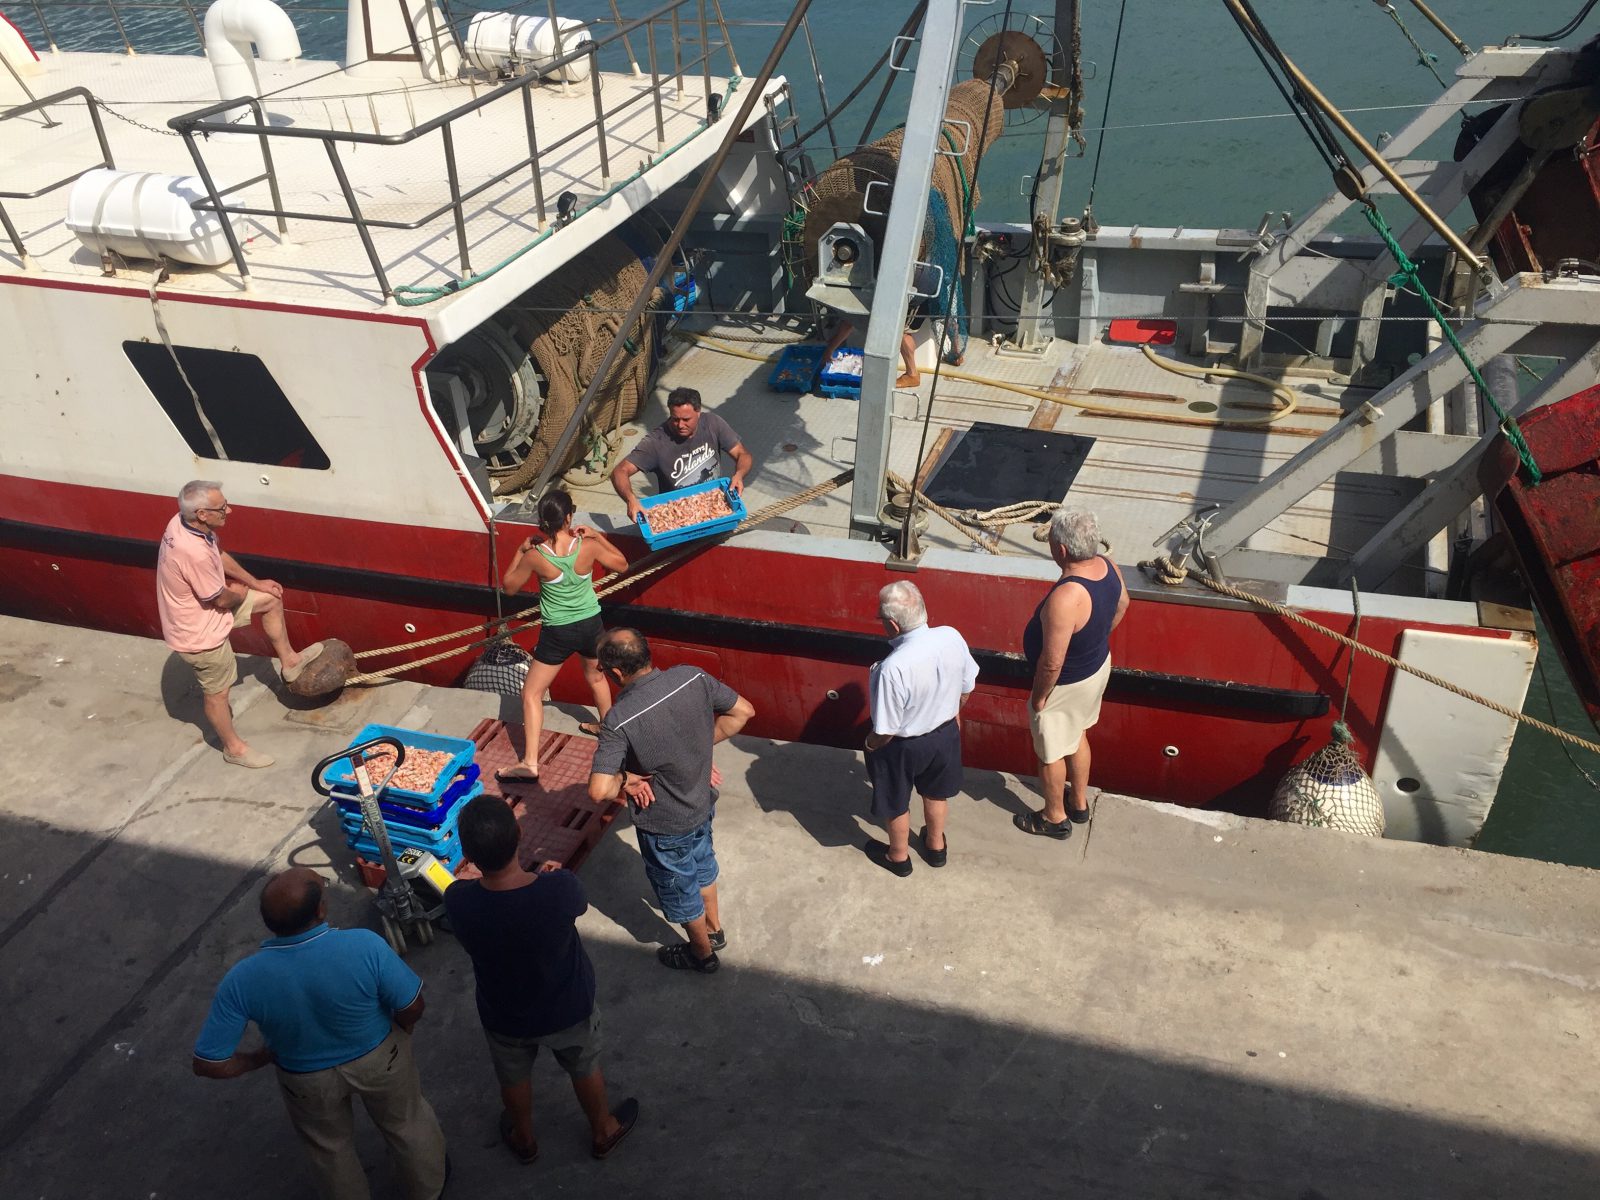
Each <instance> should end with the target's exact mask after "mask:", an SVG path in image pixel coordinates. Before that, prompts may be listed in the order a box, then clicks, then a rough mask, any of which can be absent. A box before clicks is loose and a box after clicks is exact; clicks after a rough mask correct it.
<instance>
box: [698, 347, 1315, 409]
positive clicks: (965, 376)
mask: <svg viewBox="0 0 1600 1200" xmlns="http://www.w3.org/2000/svg"><path fill="white" fill-rule="evenodd" d="M673 336H674V337H679V338H683V339H685V340H686V341H689V342H693V343H694V344H695V345H697V346H704V347H705V348H706V349H707V350H712V351H714V352H716V353H718V354H731V355H733V356H734V357H735V358H747V359H749V360H750V361H751V362H775V361H777V359H778V357H779V356H778V355H775V354H755V353H753V352H751V351H749V350H741V349H739V348H738V347H737V346H730V345H728V344H727V343H725V342H723V341H721V340H719V339H718V338H714V337H709V336H707V335H706V334H702V333H690V332H689V331H687V330H683V329H680V330H678V331H677V332H676V333H675V334H673ZM1141 348H1142V349H1143V350H1144V352H1145V356H1146V357H1147V358H1149V359H1150V361H1151V362H1153V363H1155V364H1156V366H1158V367H1160V368H1162V369H1163V370H1166V371H1172V372H1173V373H1174V374H1178V375H1190V376H1195V377H1198V378H1204V377H1205V376H1207V375H1220V376H1223V377H1225V378H1229V379H1243V380H1245V381H1246V382H1249V383H1256V384H1260V385H1261V386H1262V387H1264V388H1267V389H1269V390H1270V391H1271V392H1272V394H1273V395H1274V396H1276V397H1277V398H1278V400H1279V401H1281V402H1282V407H1280V408H1274V409H1272V410H1271V411H1270V412H1266V413H1263V414H1262V415H1261V416H1259V417H1184V416H1178V415H1176V414H1172V413H1160V412H1152V411H1151V410H1150V409H1148V408H1125V407H1123V406H1121V405H1117V404H1107V403H1105V401H1103V400H1098V399H1089V400H1084V399H1079V398H1078V397H1077V396H1075V395H1074V394H1073V393H1074V392H1075V391H1085V390H1086V389H1081V388H1079V389H1074V388H1064V389H1062V390H1061V391H1059V392H1052V391H1045V390H1044V389H1042V388H1035V387H1028V386H1027V385H1026V384H1021V383H1011V382H1009V381H1007V380H1004V379H991V378H990V377H989V376H987V375H978V374H975V373H973V372H971V371H962V370H959V369H957V368H955V367H940V368H939V377H940V378H941V379H960V380H963V381H965V382H967V383H978V384H982V385H984V386H985V387H993V388H1002V389H1004V390H1005V391H1008V392H1015V393H1017V395H1019V396H1029V397H1031V398H1033V399H1035V400H1047V401H1049V402H1050V403H1051V404H1065V405H1067V406H1069V407H1071V408H1079V409H1082V410H1083V411H1084V412H1087V413H1091V414H1092V413H1115V414H1116V415H1118V416H1124V417H1142V418H1145V419H1146V420H1150V421H1159V422H1161V423H1162V424H1164V425H1198V426H1202V427H1204V428H1207V429H1212V428H1222V429H1240V428H1250V429H1253V428H1258V427H1259V426H1262V425H1270V424H1272V423H1274V422H1276V421H1280V420H1282V419H1283V418H1284V417H1286V416H1288V415H1289V414H1290V413H1292V412H1294V411H1295V409H1296V408H1297V407H1298V405H1299V397H1298V395H1296V393H1295V391H1294V389H1293V388H1289V387H1285V386H1284V385H1283V384H1281V383H1274V382H1273V381H1272V380H1270V379H1268V378H1266V377H1265V376H1262V375H1252V374H1250V373H1249V372H1248V371H1236V370H1234V369H1233V368H1232V367H1210V368H1207V367H1191V366H1189V365H1188V364H1187V363H1175V362H1169V361H1168V360H1166V359H1164V358H1161V357H1160V356H1159V355H1156V354H1153V353H1151V351H1150V348H1149V347H1148V346H1144V347H1141Z"/></svg>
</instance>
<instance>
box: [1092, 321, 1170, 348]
mask: <svg viewBox="0 0 1600 1200" xmlns="http://www.w3.org/2000/svg"><path fill="white" fill-rule="evenodd" d="M1177 338H1178V323H1177V322H1176V321H1150V320H1144V321H1135V320H1132V319H1131V318H1128V317H1119V318H1117V319H1116V320H1115V321H1113V322H1111V328H1110V329H1109V330H1107V331H1106V340H1107V341H1108V342H1111V343H1112V344H1114V345H1118V346H1142V345H1144V344H1145V343H1147V342H1148V343H1149V344H1150V345H1152V346H1170V345H1172V343H1173V342H1174V341H1176V340H1177Z"/></svg>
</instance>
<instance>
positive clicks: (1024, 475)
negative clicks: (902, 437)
mask: <svg viewBox="0 0 1600 1200" xmlns="http://www.w3.org/2000/svg"><path fill="white" fill-rule="evenodd" d="M1093 446H1094V438H1092V437H1084V436H1082V435H1081V434H1076V433H1050V432H1048V431H1046V430H1041V429H1016V428H1013V427H1011V426H1009V425H992V424H989V423H988V422H984V421H979V422H977V423H975V424H974V425H973V426H972V428H971V429H968V430H966V431H965V432H964V433H958V434H957V435H956V436H955V437H954V438H952V439H951V440H950V445H949V447H948V448H947V449H946V450H945V452H944V453H943V454H942V455H941V456H940V457H939V460H938V462H936V463H935V464H934V468H933V474H932V477H931V478H930V479H929V480H928V483H927V486H926V491H927V494H928V497H929V499H931V500H934V501H936V502H937V503H939V504H942V505H944V506H945V507H946V508H978V509H990V508H999V507H1001V506H1002V505H1006V504H1016V503H1018V502H1019V501H1023V500H1060V499H1062V498H1063V497H1065V496H1066V494H1067V492H1068V490H1069V489H1070V488H1071V487H1072V481H1073V480H1074V479H1076V478H1077V477H1078V471H1079V470H1080V469H1082V467H1083V463H1084V460H1085V459H1087V458H1088V457H1089V451H1090V450H1091V449H1092V448H1093Z"/></svg>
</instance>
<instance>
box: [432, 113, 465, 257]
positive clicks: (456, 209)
mask: <svg viewBox="0 0 1600 1200" xmlns="http://www.w3.org/2000/svg"><path fill="white" fill-rule="evenodd" d="M439 132H440V133H441V134H443V135H444V172H445V175H446V176H447V177H448V178H449V180H450V212H451V213H452V214H453V215H454V217H455V222H456V252H457V254H458V255H459V256H460V258H461V274H462V275H463V276H467V275H471V274H472V260H471V258H470V257H469V256H468V254H467V218H466V214H465V213H463V212H462V211H461V178H460V176H459V175H458V174H457V173H456V139H455V137H454V136H453V135H452V134H451V132H450V124H449V122H446V123H445V124H444V125H442V126H441V127H440V129H439Z"/></svg>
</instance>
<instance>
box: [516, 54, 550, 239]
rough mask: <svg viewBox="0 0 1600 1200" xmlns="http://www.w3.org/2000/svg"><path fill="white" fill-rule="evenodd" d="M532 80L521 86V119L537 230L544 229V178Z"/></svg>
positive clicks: (542, 230)
mask: <svg viewBox="0 0 1600 1200" xmlns="http://www.w3.org/2000/svg"><path fill="white" fill-rule="evenodd" d="M532 85H533V80H531V79H530V80H528V82H527V84H525V85H524V86H523V88H522V119H523V121H524V122H525V123H526V124H527V126H528V164H529V168H530V169H531V170H532V172H533V206H534V208H535V209H536V210H537V211H538V213H539V232H540V233H543V232H544V229H545V219H544V180H542V179H540V178H539V138H538V135H537V134H535V133H534V131H533V92H532V90H531V88H532Z"/></svg>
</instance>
